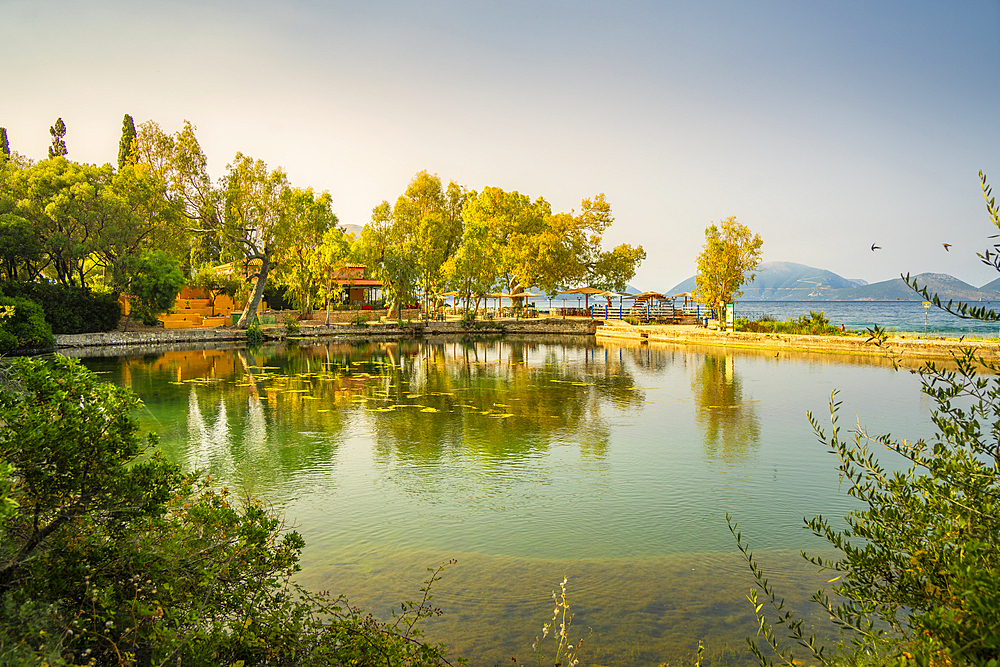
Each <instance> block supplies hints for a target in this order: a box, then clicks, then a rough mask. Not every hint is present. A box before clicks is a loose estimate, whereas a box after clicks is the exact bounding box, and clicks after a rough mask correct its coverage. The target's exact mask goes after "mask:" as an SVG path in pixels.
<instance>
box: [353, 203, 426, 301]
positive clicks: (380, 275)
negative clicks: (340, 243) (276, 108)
mask: <svg viewBox="0 0 1000 667" xmlns="http://www.w3.org/2000/svg"><path fill="white" fill-rule="evenodd" d="M397 232H398V228H397V227H396V225H395V219H394V215H393V209H392V206H391V205H390V204H389V202H387V201H383V202H382V203H381V204H379V205H378V206H376V207H375V208H374V209H372V218H371V222H370V223H369V224H367V225H365V227H364V229H362V230H361V238H359V239H358V240H357V241H356V242H355V243H354V245H353V246H352V248H351V255H352V258H353V260H354V261H356V262H358V263H359V264H362V265H364V266H365V267H366V268H367V269H368V270H369V272H370V274H371V276H372V277H373V278H374V279H376V280H380V281H381V282H382V290H383V292H386V293H388V294H389V296H390V302H389V303H387V304H386V306H387V308H388V310H390V311H392V310H395V311H396V315H397V317H401V316H402V311H401V309H402V304H403V301H404V300H407V299H410V298H412V297H413V296H414V293H415V291H416V290H415V287H416V283H417V279H418V269H417V262H416V248H415V243H414V241H413V239H406V238H402V239H400V238H399V237H398V236H397Z"/></svg>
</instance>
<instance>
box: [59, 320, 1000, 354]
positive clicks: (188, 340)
mask: <svg viewBox="0 0 1000 667" xmlns="http://www.w3.org/2000/svg"><path fill="white" fill-rule="evenodd" d="M263 333H264V335H265V337H266V338H267V339H268V340H283V339H285V338H286V337H287V336H286V331H285V328H284V327H283V326H280V325H277V326H265V327H263ZM514 334H517V335H522V334H543V335H577V336H581V335H582V336H593V335H595V334H596V336H597V340H598V341H606V342H609V343H613V342H614V341H622V342H625V341H631V342H633V343H635V342H639V343H645V342H651V343H669V344H675V345H704V346H715V347H731V348H747V349H758V350H776V351H780V350H785V351H789V352H792V351H800V352H819V353H829V354H844V355H865V356H885V355H886V354H887V353H891V354H892V355H894V356H898V357H906V358H926V359H933V358H950V357H951V355H952V354H955V353H959V350H960V349H968V348H974V349H976V351H977V354H978V355H979V356H980V357H982V358H984V359H993V360H1000V340H962V341H959V340H955V339H928V338H908V337H903V336H894V337H891V338H889V339H888V340H887V342H886V345H885V347H883V348H881V349H880V348H877V347H875V346H874V345H872V344H871V343H869V342H868V341H867V337H866V336H864V335H856V336H803V335H792V334H755V333H735V332H734V333H728V332H725V331H710V330H708V329H704V328H700V327H696V326H686V325H682V326H678V325H636V326H632V325H629V324H628V323H625V322H621V321H617V320H611V321H608V322H602V321H600V320H590V319H584V318H567V319H560V318H539V319H527V320H499V321H496V322H490V321H484V322H477V323H476V324H475V325H473V326H471V327H463V326H462V323H461V322H457V321H445V322H438V321H429V322H423V321H419V320H417V321H414V322H409V323H403V324H402V325H400V324H399V323H397V322H392V323H387V324H376V323H371V324H366V325H349V324H331V325H329V326H324V325H320V324H316V323H314V322H307V323H303V325H302V326H301V327H300V329H299V332H298V333H297V334H296V335H295V336H294V337H293V338H306V339H308V338H340V339H345V338H346V339H359V340H372V339H389V340H392V339H402V338H422V337H427V336H453V335H460V336H498V335H514ZM245 341H246V332H245V331H241V330H237V329H233V328H232V327H218V328H214V329H172V330H164V329H157V330H152V331H150V330H147V331H130V332H127V333H121V332H114V331H112V332H107V333H93V334H75V335H57V336H55V347H56V349H57V350H59V351H61V352H62V353H63V354H69V355H70V356H73V355H74V352H73V350H77V352H76V353H75V354H81V353H83V354H90V353H89V352H83V350H85V349H87V348H91V349H93V348H104V349H105V350H107V351H109V352H110V353H113V351H114V350H115V349H123V350H124V349H127V350H128V351H129V352H134V351H141V350H142V349H144V348H150V349H151V350H152V349H154V348H156V349H162V348H163V346H183V347H185V348H190V347H199V346H200V347H228V346H231V345H233V344H240V343H243V342H245Z"/></svg>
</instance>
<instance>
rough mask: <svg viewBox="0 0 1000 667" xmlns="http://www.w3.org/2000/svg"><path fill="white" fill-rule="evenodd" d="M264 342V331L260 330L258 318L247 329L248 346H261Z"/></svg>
mask: <svg viewBox="0 0 1000 667" xmlns="http://www.w3.org/2000/svg"><path fill="white" fill-rule="evenodd" d="M263 342H264V331H263V330H262V329H261V328H260V324H259V323H258V321H257V318H254V321H253V322H251V323H250V326H248V327H247V344H248V345H260V344H261V343H263Z"/></svg>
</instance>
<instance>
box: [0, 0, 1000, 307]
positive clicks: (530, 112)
mask: <svg viewBox="0 0 1000 667" xmlns="http://www.w3.org/2000/svg"><path fill="white" fill-rule="evenodd" d="M0 16H2V17H3V19H2V21H0V81H2V86H0V127H5V128H7V133H8V138H9V140H10V144H11V148H12V149H13V150H16V151H18V152H19V153H21V154H23V155H26V156H28V157H30V158H33V159H43V158H45V157H46V153H47V147H48V145H49V143H50V137H49V132H48V129H49V127H50V126H51V125H53V124H54V122H55V120H56V118H58V117H61V118H62V119H63V120H64V122H65V123H66V126H67V128H68V131H67V135H66V144H67V147H68V149H69V155H68V156H67V157H69V158H70V159H72V160H76V161H80V162H88V163H100V164H103V163H105V162H111V163H114V162H115V161H116V160H117V151H118V140H119V138H120V135H121V123H122V117H123V115H124V114H126V113H128V114H130V115H132V116H133V117H134V118H135V121H136V123H137V124H138V123H141V122H143V121H146V120H150V119H151V120H155V121H156V122H158V123H159V124H160V125H161V127H162V128H163V129H164V130H166V131H168V132H173V131H177V130H179V129H180V128H181V125H182V123H183V121H184V120H185V119H186V120H189V121H190V122H191V123H192V124H193V125H194V126H195V127H196V128H197V132H196V134H197V137H198V140H199V142H200V143H201V146H202V148H203V150H204V151H205V153H206V155H207V156H208V160H209V171H210V172H211V174H212V176H213V177H215V178H218V177H220V176H222V175H223V174H224V173H225V170H226V165H227V164H228V163H230V162H231V161H232V159H233V156H234V155H235V154H236V152H237V151H239V152H242V153H243V154H246V155H250V156H253V157H254V158H259V159H262V160H264V161H265V162H266V163H267V164H268V166H269V167H272V168H273V167H278V166H280V167H282V168H283V169H284V170H285V171H286V172H287V173H288V175H289V178H290V180H291V182H292V183H293V184H294V185H299V186H303V187H304V186H312V187H313V188H314V189H317V190H328V191H329V192H330V193H331V194H332V195H333V197H334V210H335V212H336V213H337V215H338V216H339V218H340V221H341V222H343V223H348V224H358V225H360V224H365V223H366V222H367V221H368V220H369V219H370V216H371V210H372V208H373V207H374V206H376V205H377V204H378V203H379V202H380V201H382V200H389V201H395V199H396V197H398V196H399V195H400V194H401V193H402V192H403V191H404V190H405V188H406V186H407V184H408V183H409V181H410V179H411V178H413V176H414V175H415V174H416V173H417V172H418V171H420V170H424V169H425V170H427V171H429V172H431V173H436V174H438V175H439V176H440V177H441V179H442V181H444V182H446V183H447V182H448V181H456V182H457V183H459V184H462V185H464V186H466V187H468V188H472V189H477V190H478V189H481V188H483V187H484V186H487V185H492V186H497V187H501V188H503V189H505V190H517V191H519V192H521V193H523V194H527V195H529V196H531V197H532V198H535V197H544V198H545V199H546V200H548V201H549V202H550V203H551V205H552V208H553V210H561V211H569V210H572V209H576V210H579V208H580V201H581V200H582V199H584V198H589V197H592V196H594V195H595V194H597V193H601V192H603V193H605V195H606V196H607V199H608V201H609V202H610V203H611V205H612V210H613V213H614V216H615V222H614V224H613V225H612V227H611V228H610V229H609V230H608V231H607V232H606V234H605V241H606V245H607V247H608V248H610V247H613V246H614V245H617V244H619V243H630V244H633V245H635V244H641V245H642V246H643V247H644V248H645V250H646V254H647V258H646V260H645V262H643V264H642V265H641V266H640V268H639V270H638V272H637V274H636V277H635V278H634V279H633V280H632V281H631V284H632V285H634V286H636V287H638V288H640V289H650V290H665V289H669V288H670V287H671V286H673V285H675V284H677V283H679V282H681V281H682V280H684V279H686V278H688V277H689V276H691V275H693V274H694V273H695V261H696V257H697V255H698V253H699V252H700V251H701V248H702V245H703V244H704V240H705V236H704V232H705V228H706V227H707V226H708V225H710V224H711V223H712V222H717V221H719V220H721V219H723V218H727V217H729V216H736V218H737V220H738V221H739V222H741V223H743V224H745V225H747V226H748V227H749V228H750V229H751V230H752V231H754V232H756V233H758V234H760V236H761V237H762V238H763V240H764V257H763V259H764V261H791V262H799V263H802V264H807V265H810V266H814V267H818V268H823V269H828V270H831V271H834V272H835V273H838V274H840V275H842V276H844V277H845V278H860V279H864V280H867V281H868V282H877V281H881V280H888V279H890V278H895V277H898V276H899V275H900V274H901V273H913V274H917V273H922V272H927V271H930V272H938V273H949V274H951V275H954V276H956V277H958V278H960V279H962V280H965V281H966V282H969V283H971V284H973V285H976V286H979V285H982V284H985V283H987V282H989V281H991V280H993V279H995V278H997V277H1000V276H998V274H997V273H996V271H995V269H992V268H991V267H987V266H984V265H983V264H982V263H981V262H980V261H979V259H978V258H977V257H976V253H977V252H982V251H983V250H984V249H985V248H986V247H988V245H989V244H991V243H993V242H995V241H996V239H993V240H991V239H988V238H987V237H988V236H989V235H990V234H992V233H996V229H995V228H993V227H992V226H991V225H990V222H989V218H988V217H987V215H986V208H985V203H984V200H983V197H982V192H981V189H980V183H979V176H978V173H979V171H980V170H983V171H985V172H986V173H987V175H988V176H989V177H990V180H991V181H992V183H993V184H994V186H995V187H996V188H997V192H998V193H1000V122H998V121H1000V86H998V85H997V82H998V81H1000V0H981V1H971V2H947V3H945V2H920V1H908V2H902V1H901V2H861V1H858V2H850V1H844V2H834V3H827V2H803V1H801V0H800V1H794V2H747V1H745V0H742V1H738V2H717V1H713V0H706V1H703V2H683V3H682V2H664V1H660V2H630V1H628V0H624V1H622V0H618V1H615V2H587V1H579V2H544V1H541V0H533V1H530V2H522V1H520V0H513V1H509V2H502V1H501V2H498V1H495V0H494V1H492V2H480V1H477V0H465V1H456V2H444V1H438V2H418V1H413V2H383V1H380V0H370V1H368V2H322V1H319V0H313V1H307V0H291V1H288V0H286V1H283V2H280V3H278V2H258V1H257V0H232V1H229V0H201V1H194V0H174V1H172V2H169V3H166V2H162V3H161V2H144V1H142V0H138V1H137V0H133V1H131V2H120V1H118V0H87V1H83V0H76V1H56V0H0ZM873 243H874V244H877V245H878V246H880V247H881V248H882V249H881V250H876V251H872V250H871V249H870V247H871V245H872V244H873ZM942 243H950V244H952V246H951V248H950V250H949V251H946V250H945V249H944V248H943V247H942V245H941V244H942Z"/></svg>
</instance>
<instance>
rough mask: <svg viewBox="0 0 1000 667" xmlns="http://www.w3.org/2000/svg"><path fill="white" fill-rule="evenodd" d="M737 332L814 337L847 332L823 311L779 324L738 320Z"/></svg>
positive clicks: (762, 319) (811, 312)
mask: <svg viewBox="0 0 1000 667" xmlns="http://www.w3.org/2000/svg"><path fill="white" fill-rule="evenodd" d="M736 331H745V332H748V333H768V334H806V335H813V336H844V335H846V334H847V332H846V331H845V330H844V329H842V328H841V327H837V326H834V325H832V324H830V320H828V319H827V318H826V315H825V314H824V313H823V311H822V310H821V311H819V312H816V311H814V310H810V311H809V315H808V316H807V315H799V317H798V319H792V318H789V319H787V320H785V321H784V322H779V321H776V320H774V319H773V318H770V317H765V318H761V319H759V320H757V321H755V322H753V321H749V320H745V319H743V318H740V319H737V320H736Z"/></svg>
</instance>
